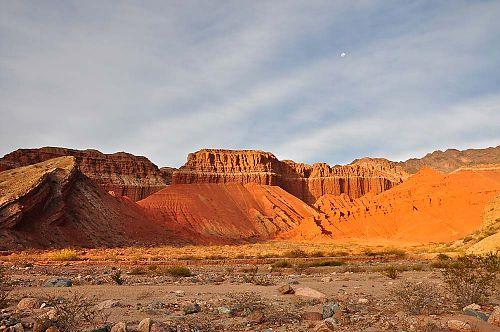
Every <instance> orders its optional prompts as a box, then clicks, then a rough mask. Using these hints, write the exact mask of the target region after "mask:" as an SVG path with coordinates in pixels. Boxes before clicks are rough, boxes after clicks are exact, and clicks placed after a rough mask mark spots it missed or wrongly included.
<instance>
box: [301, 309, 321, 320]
mask: <svg viewBox="0 0 500 332" xmlns="http://www.w3.org/2000/svg"><path fill="white" fill-rule="evenodd" d="M302 319H303V320H312V321H319V320H323V314H322V313H320V312H317V311H306V312H304V313H303V314H302Z"/></svg>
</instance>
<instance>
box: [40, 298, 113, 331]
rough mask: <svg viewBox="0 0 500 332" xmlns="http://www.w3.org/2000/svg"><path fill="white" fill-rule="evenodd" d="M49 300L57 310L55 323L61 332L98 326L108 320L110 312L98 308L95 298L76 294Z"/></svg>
mask: <svg viewBox="0 0 500 332" xmlns="http://www.w3.org/2000/svg"><path fill="white" fill-rule="evenodd" d="M47 302H48V303H49V304H50V305H51V306H53V307H54V308H55V309H56V310H57V318H56V320H55V321H54V322H53V324H54V325H55V326H56V327H57V328H58V329H59V331H61V332H74V331H81V330H82V328H91V329H92V328H98V327H102V326H103V325H104V324H106V323H107V321H108V317H109V312H107V311H103V310H97V308H96V304H97V302H96V300H95V298H92V299H89V298H86V297H83V296H82V295H78V294H75V295H74V296H73V297H71V298H70V299H63V300H60V299H49V300H48V301H47Z"/></svg>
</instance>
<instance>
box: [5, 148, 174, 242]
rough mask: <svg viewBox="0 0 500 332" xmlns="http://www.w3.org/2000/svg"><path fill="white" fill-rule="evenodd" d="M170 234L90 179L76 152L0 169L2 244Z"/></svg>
mask: <svg viewBox="0 0 500 332" xmlns="http://www.w3.org/2000/svg"><path fill="white" fill-rule="evenodd" d="M173 234H174V233H169V232H168V228H166V227H165V226H164V225H161V226H160V225H157V224H155V223H154V222H152V221H150V220H149V219H148V218H146V217H145V215H144V212H143V210H142V208H140V207H139V206H138V205H137V204H135V203H134V202H132V201H131V200H130V199H128V198H126V197H114V196H112V195H110V194H109V193H107V192H105V191H104V190H103V189H101V188H100V187H99V186H97V185H96V184H94V183H93V181H91V180H90V179H89V178H87V177H86V176H85V175H84V174H82V173H81V172H80V170H79V169H78V168H77V163H76V160H75V158H74V157H60V158H53V159H50V160H48V161H45V162H41V163H38V164H34V165H30V166H23V167H18V168H15V169H11V170H7V171H4V172H1V173H0V249H13V248H29V247H39V248H45V247H66V246H90V247H99V246H121V245H134V244H154V243H170V242H173V239H175V238H176V236H173ZM170 235H171V236H170Z"/></svg>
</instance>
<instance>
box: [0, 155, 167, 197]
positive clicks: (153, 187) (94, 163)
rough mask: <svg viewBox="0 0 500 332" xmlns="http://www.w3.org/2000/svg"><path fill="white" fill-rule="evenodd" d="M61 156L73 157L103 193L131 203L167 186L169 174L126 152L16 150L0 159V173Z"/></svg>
mask: <svg viewBox="0 0 500 332" xmlns="http://www.w3.org/2000/svg"><path fill="white" fill-rule="evenodd" d="M62 156H73V157H75V160H76V162H77V164H78V167H79V168H80V170H81V171H82V173H83V174H85V175H86V176H87V177H88V178H90V179H92V180H93V181H94V182H95V183H96V184H98V185H99V186H101V187H102V188H103V189H104V190H106V191H112V192H114V194H115V195H119V196H127V197H129V198H130V199H132V200H133V201H137V200H140V199H142V198H144V197H147V196H149V195H150V194H152V193H154V192H156V191H158V190H160V189H163V188H165V186H166V185H167V184H168V183H170V178H171V171H170V172H169V171H168V170H164V171H160V170H159V169H158V167H157V166H156V165H154V164H153V163H152V162H151V161H149V160H148V159H147V158H145V157H139V156H134V155H132V154H129V153H125V152H117V153H113V154H104V153H101V152H99V151H97V150H74V149H66V148H55V147H44V148H40V149H19V150H16V151H14V152H11V153H9V154H7V155H5V156H4V157H3V158H1V159H0V171H1V170H7V169H12V168H16V167H20V166H27V165H32V164H35V163H39V162H42V161H46V160H49V159H52V158H57V157H62Z"/></svg>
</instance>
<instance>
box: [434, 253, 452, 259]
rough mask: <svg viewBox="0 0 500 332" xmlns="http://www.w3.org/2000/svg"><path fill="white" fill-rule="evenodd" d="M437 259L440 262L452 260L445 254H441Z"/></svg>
mask: <svg viewBox="0 0 500 332" xmlns="http://www.w3.org/2000/svg"><path fill="white" fill-rule="evenodd" d="M436 258H437V259H438V260H439V261H449V260H450V256H448V255H447V254H443V253H440V254H438V255H437V256H436Z"/></svg>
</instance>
